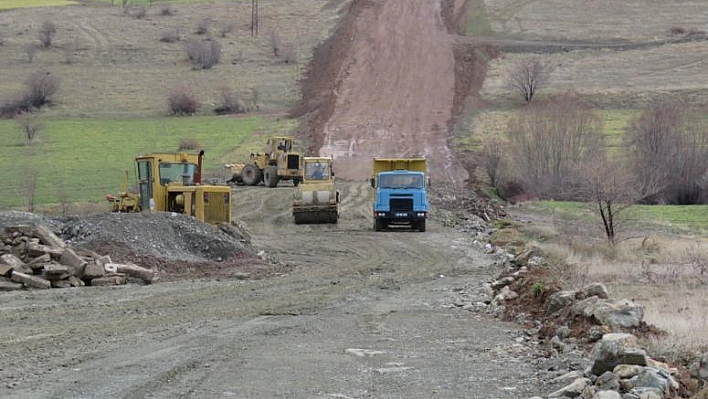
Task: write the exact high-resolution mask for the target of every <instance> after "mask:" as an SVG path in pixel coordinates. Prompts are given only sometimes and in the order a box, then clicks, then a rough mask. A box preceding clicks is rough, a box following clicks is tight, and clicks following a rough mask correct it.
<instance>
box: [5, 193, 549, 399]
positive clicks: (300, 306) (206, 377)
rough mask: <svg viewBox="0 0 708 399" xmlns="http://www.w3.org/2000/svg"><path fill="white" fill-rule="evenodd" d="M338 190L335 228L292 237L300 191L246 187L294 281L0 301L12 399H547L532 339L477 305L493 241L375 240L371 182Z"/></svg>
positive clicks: (39, 294)
mask: <svg viewBox="0 0 708 399" xmlns="http://www.w3.org/2000/svg"><path fill="white" fill-rule="evenodd" d="M340 190H341V191H342V195H343V211H342V219H341V220H340V222H339V223H338V224H337V225H295V224H294V223H292V220H291V216H290V205H291V198H292V188H291V187H285V186H283V187H278V188H274V189H267V188H264V187H235V188H234V199H235V202H236V203H235V205H234V217H235V218H236V219H237V220H240V221H242V222H243V223H245V224H246V225H247V226H248V229H249V230H250V233H251V236H252V246H253V250H254V252H255V253H258V252H261V251H262V252H261V256H262V257H264V258H266V259H270V260H274V261H277V262H278V264H281V265H283V264H286V265H288V267H287V268H286V269H287V271H288V272H287V273H280V274H277V275H275V276H271V277H267V278H260V279H239V278H235V277H228V276H227V277H218V278H198V279H188V278H186V279H179V280H175V281H166V282H158V283H156V284H153V285H148V286H142V285H125V286H119V287H82V288H75V289H52V290H44V291H39V290H33V291H19V292H9V293H0V300H1V302H0V336H2V337H3V339H2V341H1V342H0V382H1V384H0V397H2V398H8V399H10V398H55V399H60V398H73V399H77V398H319V397H333V398H510V399H511V398H523V397H531V396H534V395H536V394H540V393H541V392H540V390H541V387H540V386H539V385H540V383H539V382H538V380H537V379H536V377H535V375H536V373H535V370H534V369H533V364H534V361H533V359H534V358H535V357H536V356H537V354H535V353H534V351H533V350H532V349H531V348H530V347H527V346H526V345H524V344H523V342H524V340H523V339H520V337H523V336H524V332H523V331H522V330H521V329H519V328H518V326H516V325H514V324H507V323H503V322H500V321H498V320H496V319H494V318H492V317H490V316H487V315H485V313H484V311H482V310H478V309H481V308H482V307H481V306H475V303H477V302H480V301H484V300H485V299H486V296H485V291H484V289H483V286H482V285H483V283H484V282H487V281H489V280H491V279H492V278H494V277H495V276H496V274H497V273H498V270H497V267H498V266H495V264H496V263H495V261H494V259H493V258H492V257H490V256H489V255H486V254H485V252H484V251H483V250H482V247H481V244H480V243H477V242H475V239H474V237H472V236H471V235H469V234H465V233H462V232H459V231H455V230H452V229H448V228H446V227H442V226H441V225H439V224H437V223H435V222H432V223H430V225H429V229H428V231H427V232H426V233H418V232H412V231H408V230H401V231H391V232H381V233H375V232H374V231H373V230H372V228H371V218H370V216H369V212H370V211H369V209H370V200H371V193H370V190H369V189H368V187H367V185H366V183H364V182H345V183H341V184H340ZM153 239H155V238H153ZM156 244H158V243H156ZM158 246H159V245H158ZM465 305H466V306H465ZM476 309H477V310H476Z"/></svg>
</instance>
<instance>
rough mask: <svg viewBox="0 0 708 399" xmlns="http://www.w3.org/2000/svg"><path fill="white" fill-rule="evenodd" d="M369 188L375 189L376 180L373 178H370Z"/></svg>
mask: <svg viewBox="0 0 708 399" xmlns="http://www.w3.org/2000/svg"><path fill="white" fill-rule="evenodd" d="M371 187H372V188H376V179H374V178H373V177H372V178H371Z"/></svg>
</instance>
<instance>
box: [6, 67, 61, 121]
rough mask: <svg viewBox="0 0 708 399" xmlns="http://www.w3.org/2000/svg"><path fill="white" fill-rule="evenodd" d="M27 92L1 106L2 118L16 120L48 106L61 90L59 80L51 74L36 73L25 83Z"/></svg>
mask: <svg viewBox="0 0 708 399" xmlns="http://www.w3.org/2000/svg"><path fill="white" fill-rule="evenodd" d="M25 86H26V88H25V90H24V91H23V92H21V93H19V94H15V95H14V97H13V99H12V100H10V101H8V102H6V103H4V104H2V105H0V118H14V117H15V116H17V115H19V114H21V113H23V112H31V111H34V110H36V109H39V108H41V107H42V106H44V105H48V104H50V103H51V102H52V99H53V97H54V95H55V94H56V93H57V91H58V90H59V78H57V77H56V76H54V75H52V74H50V73H49V72H43V71H40V72H35V73H33V74H32V75H30V76H29V78H27V80H26V81H25Z"/></svg>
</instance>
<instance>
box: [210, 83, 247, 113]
mask: <svg viewBox="0 0 708 399" xmlns="http://www.w3.org/2000/svg"><path fill="white" fill-rule="evenodd" d="M221 99H222V102H221V105H220V106H219V107H217V108H216V109H214V112H216V113H217V114H219V115H224V114H240V113H243V112H246V111H247V107H246V104H244V102H243V101H241V99H240V98H239V97H238V95H237V94H236V93H235V92H234V91H233V90H231V89H229V88H228V87H224V88H222V89H221Z"/></svg>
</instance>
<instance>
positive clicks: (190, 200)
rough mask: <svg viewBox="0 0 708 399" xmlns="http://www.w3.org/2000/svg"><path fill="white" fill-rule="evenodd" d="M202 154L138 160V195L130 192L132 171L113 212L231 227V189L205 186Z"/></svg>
mask: <svg viewBox="0 0 708 399" xmlns="http://www.w3.org/2000/svg"><path fill="white" fill-rule="evenodd" d="M203 158H204V151H201V152H199V154H187V153H154V154H146V155H138V156H136V157H135V168H136V174H135V176H136V180H137V187H138V193H130V192H128V171H126V172H125V176H124V178H123V187H122V189H121V192H120V194H119V196H118V197H117V198H116V197H115V196H113V195H111V194H109V195H107V196H106V199H107V200H108V201H110V202H111V203H112V211H113V212H141V211H151V212H176V213H184V214H187V215H190V216H194V217H195V218H197V219H199V220H201V221H203V222H207V223H210V224H219V223H221V222H226V223H231V187H229V186H211V185H202V184H201V183H202V160H203Z"/></svg>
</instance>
